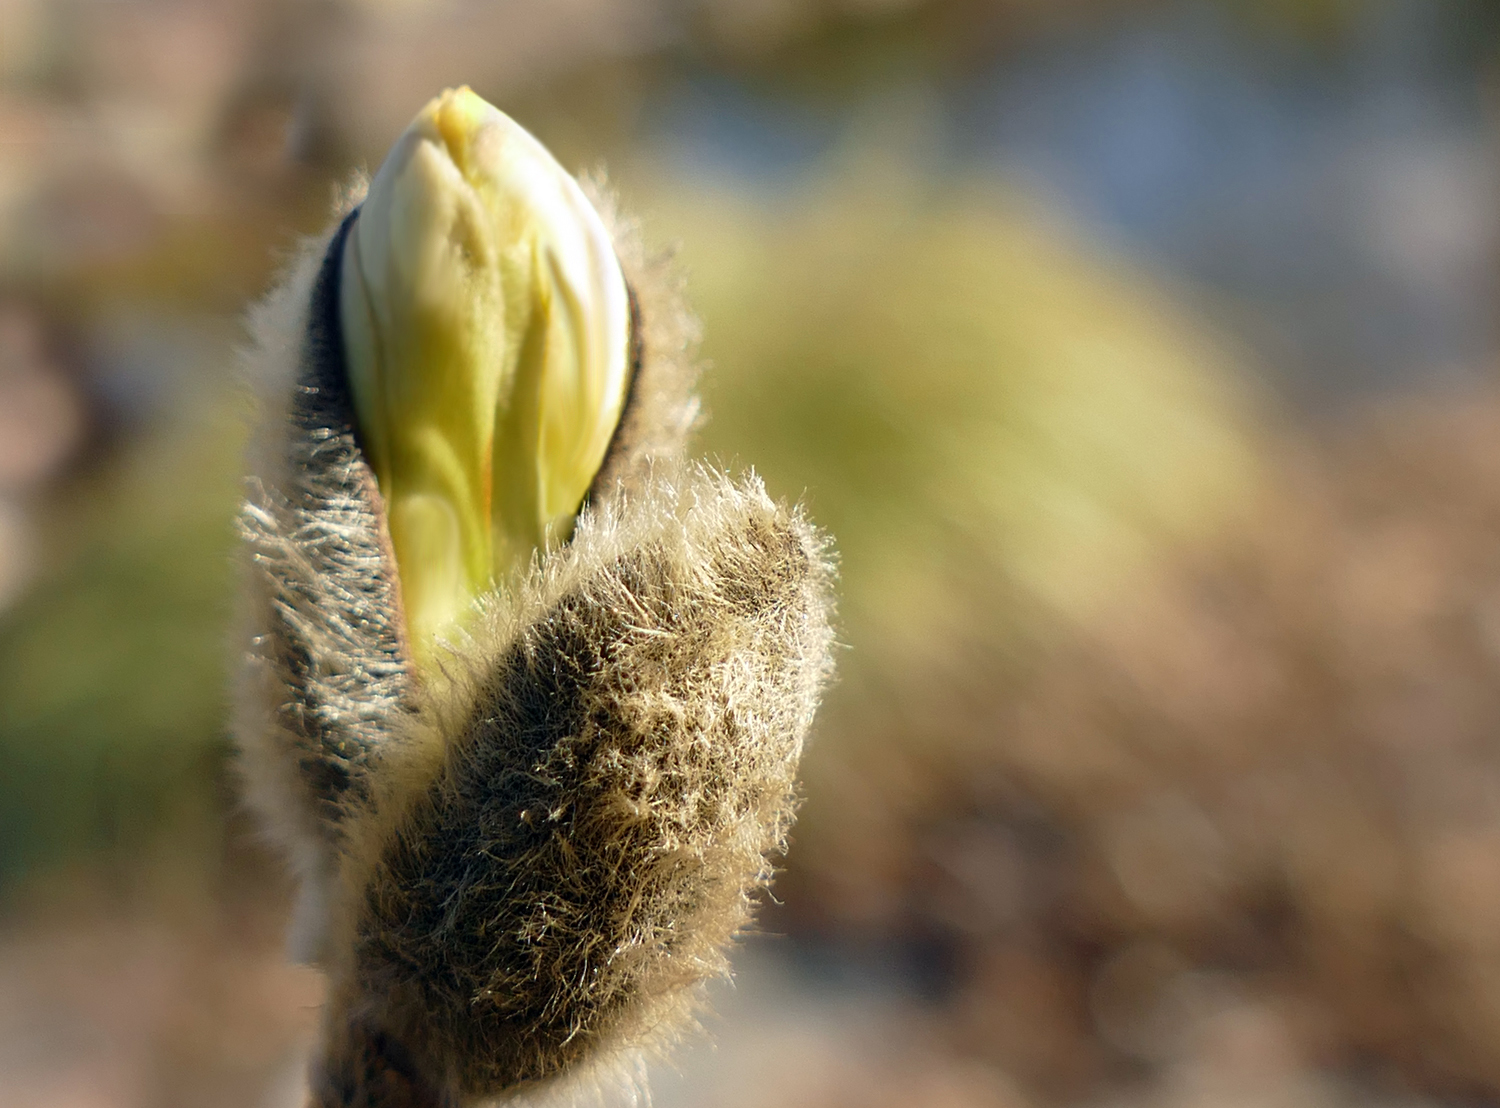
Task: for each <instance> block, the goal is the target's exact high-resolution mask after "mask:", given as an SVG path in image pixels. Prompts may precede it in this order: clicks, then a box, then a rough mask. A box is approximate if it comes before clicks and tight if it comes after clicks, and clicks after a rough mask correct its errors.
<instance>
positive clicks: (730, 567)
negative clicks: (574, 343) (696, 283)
mask: <svg viewBox="0 0 1500 1108" xmlns="http://www.w3.org/2000/svg"><path fill="white" fill-rule="evenodd" d="M592 191H593V199H594V200H595V203H596V204H597V206H598V208H599V210H600V211H601V214H602V215H603V217H604V219H605V221H606V223H607V224H608V225H609V226H610V227H611V230H612V232H613V234H614V238H615V244H616V250H617V253H618V255H619V257H620V260H621V264H622V266H623V268H624V271H625V276H626V279H627V282H628V284H629V287H630V290H631V295H632V307H633V314H634V317H635V319H634V322H635V328H634V343H633V345H634V350H633V355H634V368H633V373H634V376H633V378H632V382H631V386H630V393H629V396H628V398H627V401H626V406H625V411H624V414H623V415H622V417H621V422H620V426H619V428H618V430H617V431H616V433H615V436H614V439H613V442H612V444H611V447H610V450H609V453H608V454H607V455H606V458H605V461H604V464H603V466H602V468H601V470H600V473H599V476H598V478H597V479H596V481H595V483H594V486H593V488H592V489H591V490H590V493H589V496H588V499H587V501H586V503H585V506H584V510H583V512H582V514H581V515H580V516H579V519H578V522H577V526H576V529H575V532H574V534H573V536H572V538H571V539H570V540H569V541H568V542H567V543H566V544H564V545H562V546H561V547H559V548H557V549H555V550H551V551H549V552H547V553H545V554H544V555H542V556H541V557H540V558H539V559H538V560H537V561H536V562H534V564H533V566H532V568H531V570H530V572H529V574H527V575H524V576H523V577H522V578H520V579H519V580H517V581H515V582H512V583H510V584H509V585H508V586H506V587H504V588H502V589H500V590H498V591H497V592H495V593H494V594H492V595H490V596H488V597H486V598H485V599H484V601H483V602H482V611H481V613H480V615H479V616H478V617H477V618H476V619H475V620H474V621H473V622H472V624H471V625H470V626H468V627H467V628H466V629H465V630H464V631H462V632H455V633H454V635H453V636H452V641H451V643H450V644H449V645H448V646H447V647H445V648H444V649H443V650H441V651H440V654H439V661H438V664H437V665H436V666H435V667H434V672H432V673H430V674H429V673H423V674H420V675H419V674H418V673H417V671H416V670H415V668H414V667H413V665H412V662H411V655H410V649H409V644H408V643H407V642H406V639H405V629H404V623H403V620H402V617H401V612H400V589H399V584H398V583H397V575H396V572H395V568H394V565H393V564H392V555H391V551H390V544H389V538H388V535H387V534H386V529H385V521H384V509H383V506H382V502H381V499H380V493H379V489H378V486H377V484H376V482H375V479H374V476H373V474H372V472H371V470H370V467H369V465H368V463H367V462H366V461H365V459H364V456H363V454H362V453H361V451H360V447H359V442H358V434H357V431H356V429H355V426H354V422H353V414H352V408H351V404H350V400H349V393H348V387H347V384H346V383H345V381H344V377H343V369H342V360H341V359H342V352H341V349H340V339H339V335H338V323H337V314H336V304H337V299H338V298H337V288H336V285H337V270H338V267H337V265H336V264H333V263H334V262H336V261H337V259H338V256H339V250H340V246H341V243H342V241H343V237H344V235H345V234H346V233H347V228H348V226H349V221H350V219H352V218H353V215H352V214H347V215H346V218H345V219H344V220H343V222H342V223H341V224H340V226H339V227H338V228H337V229H336V230H335V231H333V232H332V233H330V234H329V235H327V236H324V237H323V238H321V239H319V240H318V241H316V242H313V243H311V244H310V245H309V247H308V248H307V249H306V250H305V251H304V253H303V255H302V256H301V257H300V259H299V260H298V261H297V262H296V263H295V265H294V266H293V267H292V269H291V270H290V271H289V274H288V276H287V278H286V280H285V281H284V283H283V284H282V286H281V287H280V288H279V289H278V290H277V291H276V292H274V293H273V294H272V295H271V296H270V297H269V298H268V299H267V301H266V302H265V303H264V304H262V305H261V306H260V307H259V308H258V309H257V311H256V312H255V313H254V314H253V316H252V320H251V329H252V339H253V341H252V344H251V348H250V350H249V351H248V354H247V358H248V362H249V369H250V372H251V374H252V376H253V379H254V380H255V382H256V383H257V388H258V389H259V390H260V391H261V392H262V394H263V411H262V414H261V426H260V430H259V433H258V436H257V438H256V444H255V447H254V451H253V454H252V459H251V463H252V474H253V476H252V478H251V480H250V484H249V493H248V496H247V499H246V503H245V506H244V508H243V510H242V513H241V530H242V534H243V537H244V539H245V549H246V551H247V557H246V559H245V562H246V565H245V571H244V574H243V588H242V605H241V607H242V612H243V616H242V621H241V632H240V635H239V637H238V639H237V646H236V651H237V655H238V658H237V667H238V675H239V679H238V702H237V710H236V728H235V729H236V734H237V737H238V741H239V746H240V752H241V759H240V761H241V766H242V769H243V776H244V780H245V783H246V791H247V795H248V797H249V800H250V802H251V804H252V806H253V807H254V808H255V809H256V811H257V812H258V814H259V815H260V817H261V819H262V822H263V824H264V826H265V827H266V828H267V830H268V832H269V833H270V835H271V836H272V837H273V838H274V839H275V841H276V842H277V843H278V844H279V845H280V846H281V847H282V848H283V849H284V851H285V852H286V854H287V856H288V858H289V860H290V862H291V864H292V866H293V868H294V869H295V870H296V872H297V874H298V876H299V878H300V880H301V883H302V887H303V892H302V903H301V905H300V907H299V909H298V918H297V920H296V921H295V924H294V946H295V947H296V948H297V949H298V950H299V951H300V952H301V953H302V954H303V955H304V956H307V957H309V958H311V959H313V960H316V961H318V962H319V963H320V964H321V965H323V966H324V967H325V968H326V970H327V971H328V974H329V978H330V993H329V1003H328V1006H327V1010H326V1014H325V1021H324V1032H323V1034H324V1043H323V1047H322V1052H321V1057H320V1060H319V1061H318V1063H317V1064H316V1066H315V1072H314V1074H313V1087H312V1101H311V1103H312V1104H313V1105H316V1106H319V1108H335V1106H338V1108H354V1106H368V1108H395V1106H397V1105H400V1106H412V1108H416V1106H422V1108H437V1106H439V1105H443V1106H450V1105H451V1106H458V1105H467V1104H473V1103H479V1102H482V1101H486V1100H489V1099H493V1098H506V1097H510V1096H513V1095H521V1096H525V1095H529V1094H531V1093H534V1092H535V1093H540V1092H545V1091H546V1090H549V1089H556V1088H561V1089H563V1090H564V1092H566V1091H567V1090H570V1089H573V1088H576V1087H577V1085H576V1083H577V1082H578V1081H581V1080H582V1081H586V1080H590V1079H592V1078H594V1077H597V1076H598V1075H599V1074H602V1073H607V1072H609V1071H610V1069H611V1067H612V1066H615V1065H616V1064H617V1063H619V1062H620V1060H622V1059H626V1060H628V1059H629V1058H631V1057H632V1056H633V1055H635V1054H637V1053H638V1052H639V1051H641V1050H643V1049H645V1050H651V1049H656V1048H659V1047H660V1046H662V1045H664V1043H665V1041H666V1040H668V1039H669V1038H670V1037H671V1035H672V1034H673V1033H674V1032H675V1031H676V1030H678V1029H679V1028H680V1027H682V1026H683V1025H684V1024H685V1023H687V1022H689V1021H690V1019H691V1014H692V1011H693V1009H694V1006H695V1005H696V1004H697V1003H698V1002H699V998H700V994H701V986H702V985H703V983H704V982H706V981H707V980H708V979H710V978H712V977H714V976H716V975H720V974H722V973H724V972H725V969H726V960H725V950H726V947H727V946H728V944H729V943H730V940H731V939H732V937H733V936H734V934H735V933H736V931H738V930H739V929H740V928H742V927H743V926H744V925H745V924H746V923H747V922H748V920H749V917H750V912H751V907H752V897H753V895H754V893H755V892H756V891H757V890H758V889H760V888H762V887H764V886H765V885H766V883H767V882H768V881H769V879H770V875H771V869H772V863H771V859H772V858H774V857H775V856H776V855H777V854H778V853H779V852H780V851H781V850H782V849H783V848H784V846H785V835H786V832H787V829H788V827H789V826H790V823H791V820H792V816H793V810H794V798H795V785H794V775H795V771H796V766H797V761H798V758H799V756H800V753H801V749H802V743H803V740H804V738H805V736H806V734H807V731H808V728H809V726H810V724H811V721H812V717H813V713H814V710H815V709H816V707H817V703H818V699H819V696H820V693H821V691H822V688H823V686H824V684H825V683H826V681H827V679H828V676H829V674H830V671H831V664H830V652H831V646H832V632H831V630H830V617H831V608H832V601H831V581H832V568H831V557H830V553H829V549H828V546H827V544H826V542H825V540H824V539H823V538H822V537H821V536H820V535H819V534H818V533H817V532H816V531H815V530H814V529H813V527H812V526H811V525H810V524H809V523H808V522H807V520H806V519H805V518H804V517H803V515H802V513H801V512H800V510H798V509H796V508H789V507H787V506H785V505H782V504H778V503H775V502H773V501H772V500H771V499H769V498H768V497H767V495H766V493H765V491H764V489H763V487H762V486H761V484H760V482H759V481H758V480H757V479H755V478H754V477H746V478H741V479H737V480H735V479H731V478H729V477H726V476H724V475H722V474H719V473H717V472H714V471H712V470H710V469H708V468H706V467H703V466H693V465H689V464H687V463H685V462H684V461H683V460H682V456H683V453H684V443H685V441H686V438H687V435H688V433H689V431H690V430H691V428H692V426H693V424H694V423H695V421H696V417H697V406H696V400H695V398H694V397H693V393H692V387H693V381H694V376H695V373H696V370H695V368H694V364H693V360H692V347H693V344H694V339H695V334H694V327H695V324H694V323H693V320H692V317H691V316H690V314H689V313H688V312H687V310H686V309H685V308H684V306H683V303H682V299H681V295H680V290H679V289H678V287H677V285H676V283H675V281H674V280H673V278H672V277H671V274H670V271H669V267H668V266H667V265H666V264H665V262H664V261H661V260H653V259H648V258H647V257H646V255H645V253H644V251H643V250H642V249H641V246H640V243H639V238H638V236H637V234H636V233H635V230H634V228H633V227H631V226H630V225H629V224H626V223H624V222H622V221H621V220H620V219H619V218H618V217H617V216H616V214H615V212H614V206H613V204H612V202H610V200H609V199H608V198H607V197H605V196H603V195H602V194H601V190H599V189H598V188H593V189H592ZM359 198H360V192H359V190H355V192H354V193H353V194H352V195H351V197H350V199H349V202H348V204H347V205H346V212H348V213H352V212H353V209H354V205H355V204H356V203H357V202H358V200H359Z"/></svg>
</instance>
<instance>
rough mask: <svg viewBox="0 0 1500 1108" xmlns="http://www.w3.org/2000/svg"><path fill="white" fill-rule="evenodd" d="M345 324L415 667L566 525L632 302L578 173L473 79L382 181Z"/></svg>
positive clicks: (352, 273) (371, 201)
mask: <svg viewBox="0 0 1500 1108" xmlns="http://www.w3.org/2000/svg"><path fill="white" fill-rule="evenodd" d="M339 321H340V326H341V329H342V332H343V340H344V351H345V363H346V367H347V371H348V378H349V385H350V390H351V392H352V394H353V401H354V409H355V414H356V417H357V420H358V427H359V433H360V438H361V445H362V446H363V448H364V450H365V453H366V456H367V457H368V459H369V461H370V464H371V466H372V468H373V469H374V471H375V475H376V478H377V479H378V481H379V483H380V491H381V494H382V496H383V497H384V499H385V504H386V511H387V519H388V522H389V527H390V535H391V544H392V546H393V548H394V551H395V557H396V565H397V568H398V571H399V573H400V578H401V586H402V593H403V598H404V601H405V610H406V617H407V630H408V634H409V636H410V642H411V644H412V649H413V651H414V653H415V654H416V657H417V660H418V662H419V663H420V662H421V661H423V660H424V658H425V657H426V655H427V654H428V652H429V651H430V650H431V648H432V641H433V637H434V636H435V635H437V634H439V633H441V632H442V631H443V629H444V628H446V627H449V626H451V625H453V624H454V623H455V622H457V621H459V620H460V619H461V618H462V617H463V614H464V613H465V612H466V611H468V610H469V609H470V608H471V605H472V602H473V600H474V599H475V598H476V597H477V596H479V595H481V594H483V593H484V592H487V591H489V590H490V589H491V588H492V587H493V585H494V583H495V582H498V581H503V580H504V579H505V578H506V577H507V576H508V575H509V573H510V572H511V570H512V569H514V568H516V567H517V566H524V565H525V564H526V563H527V562H528V561H529V560H530V558H531V555H532V552H533V551H538V550H545V549H547V547H548V546H549V545H556V543H557V542H558V541H559V540H561V539H565V538H566V537H567V536H568V534H569V532H570V531H571V529H572V525H573V518H574V516H575V515H576V514H577V512H578V509H579V506H580V504H581V502H582V501H583V498H584V494H585V493H586V492H587V491H588V488H589V485H590V483H591V482H592V481H593V480H594V475H595V473H596V472H597V471H598V469H599V466H600V464H601V463H602V461H603V460H604V455H605V451H606V450H607V448H608V446H609V442H610V437H611V435H612V434H613V433H614V430H615V426H616V424H617V423H618V422H619V418H620V411H621V408H622V406H623V404H624V400H625V393H626V389H627V386H628V384H629V372H628V370H629V364H628V363H629V345H630V302H629V294H628V293H627V291H626V287H625V279H624V277H623V275H622V274H621V271H620V263H619V261H618V260H617V259H616V257H615V253H614V248H613V246H612V244H611V242H610V238H609V234H608V232H607V231H606V230H605V228H604V224H603V223H602V221H601V220H600V218H599V215H598V213H597V212H595V211H594V208H593V206H592V205H591V204H590V203H589V202H588V200H587V198H586V197H585V196H584V195H583V192H582V191H581V190H580V189H579V187H578V185H577V183H576V182H575V181H574V180H573V178H572V177H571V176H570V175H569V174H568V173H567V172H566V171H564V170H563V168H562V167H561V166H560V165H558V163H557V161H556V160H555V159H554V158H553V157H552V155H551V154H549V153H548V152H547V150H546V149H545V148H544V147H543V146H542V145H541V143H539V142H537V140H536V139H534V138H532V136H531V135H529V134H528V133H527V132H526V131H525V130H523V129H522V128H521V127H520V126H519V125H517V124H516V123H515V122H514V121H513V120H511V119H510V118H509V117H508V116H506V115H505V114H504V113H503V112H501V111H499V110H498V109H497V108H494V107H492V106H490V105H489V104H487V103H486V102H485V101H484V100H482V99H480V98H479V97H478V96H476V95H475V94H474V93H473V92H471V91H469V89H467V88H460V89H457V90H449V91H447V92H444V93H443V94H442V95H441V96H438V97H436V98H435V99H433V100H432V101H430V102H429V103H428V104H427V106H426V107H424V108H423V109H422V110H421V111H420V112H419V113H418V114H417V117H416V119H415V120H414V121H413V122H412V124H411V126H410V127H408V128H407V130H406V133H405V134H403V135H402V136H401V138H400V139H398V140H397V142H396V145H395V147H394V148H393V149H392V151H391V153H390V155H389V157H387V158H386V160H385V164H384V165H382V166H381V167H380V171H379V172H378V173H377V174H376V175H375V179H374V181H373V182H372V183H371V185H370V192H369V197H368V199H367V200H366V201H365V204H364V206H363V208H362V209H361V210H360V212H359V215H358V217H357V218H356V221H355V224H354V226H353V228H352V229H351V231H350V233H349V235H348V237H347V239H346V240H345V245H344V256H343V259H342V271H341V274H340V288H339Z"/></svg>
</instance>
